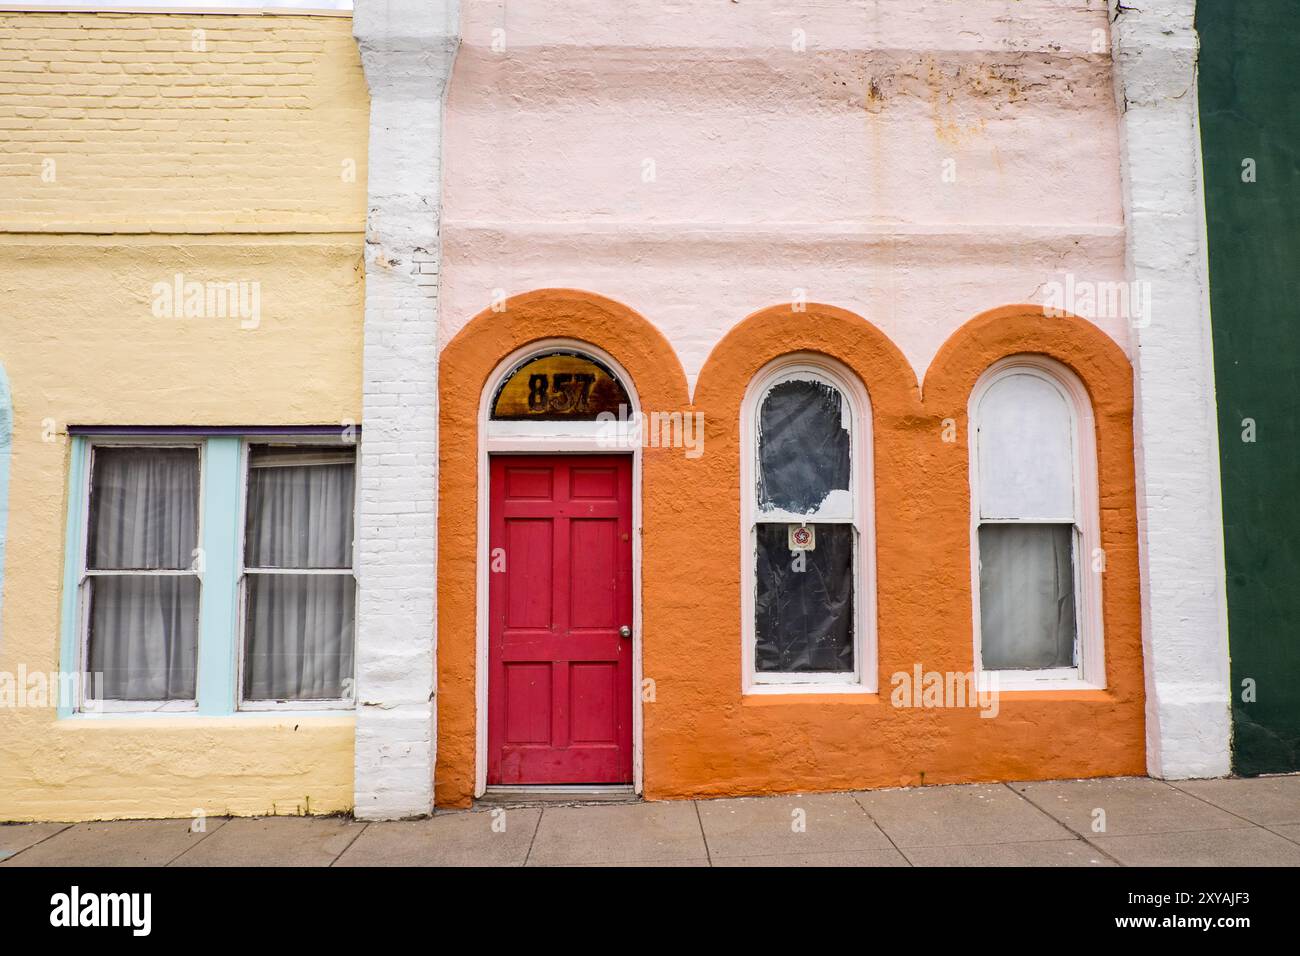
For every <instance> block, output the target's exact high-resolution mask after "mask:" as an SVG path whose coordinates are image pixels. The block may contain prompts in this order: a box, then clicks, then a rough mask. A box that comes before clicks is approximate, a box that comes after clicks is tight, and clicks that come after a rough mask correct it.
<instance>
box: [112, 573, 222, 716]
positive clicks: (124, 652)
mask: <svg viewBox="0 0 1300 956" xmlns="http://www.w3.org/2000/svg"><path fill="white" fill-rule="evenodd" d="M90 586H91V589H92V590H91V597H90V608H91V611H90V645H89V649H88V651H89V653H88V658H89V661H88V669H89V670H90V673H91V675H102V677H92V679H93V680H94V681H95V683H93V684H92V686H91V687H90V688H87V691H88V693H89V692H90V691H92V690H93V691H95V692H96V693H97V695H98V698H99V699H102V700H193V699H194V669H195V659H196V656H197V652H198V644H199V640H198V638H199V582H198V578H196V577H194V576H192V575H143V574H141V575H136V574H131V575H113V576H111V577H95V578H92V579H91V585H90Z"/></svg>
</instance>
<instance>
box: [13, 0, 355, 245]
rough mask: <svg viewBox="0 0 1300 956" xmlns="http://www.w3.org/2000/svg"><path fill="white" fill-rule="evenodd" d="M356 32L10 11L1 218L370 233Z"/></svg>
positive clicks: (218, 19)
mask: <svg viewBox="0 0 1300 956" xmlns="http://www.w3.org/2000/svg"><path fill="white" fill-rule="evenodd" d="M351 30H352V23H351V20H350V19H349V18H347V17H253V16H198V15H160V16H153V15H141V14H112V13H103V14H50V15H43V14H32V13H0V217H2V218H0V224H2V225H3V227H4V228H5V229H7V230H10V231H14V230H22V231H46V230H51V231H64V230H67V231H101V230H108V231H123V232H137V231H155V232H195V231H198V232H204V231H253V232H263V231H303V230H321V231H343V230H346V231H359V230H360V229H362V228H363V226H364V222H365V201H366V200H365V182H366V169H365V162H366V116H367V99H366V87H365V79H364V77H363V75H362V72H361V59H360V56H359V55H358V53H357V48H356V44H355V43H354V42H353V40H352V36H351ZM51 163H52V166H51Z"/></svg>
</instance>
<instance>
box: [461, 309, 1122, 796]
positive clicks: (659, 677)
mask: <svg viewBox="0 0 1300 956" xmlns="http://www.w3.org/2000/svg"><path fill="white" fill-rule="evenodd" d="M559 337H563V338H570V339H577V340H579V341H583V342H588V343H590V344H592V345H594V346H596V347H598V348H600V349H603V350H605V351H606V352H608V353H609V354H610V355H611V356H613V357H614V358H615V359H616V360H617V361H618V362H619V363H620V364H621V365H622V366H623V368H624V369H626V371H627V374H628V375H629V377H630V378H631V380H632V381H631V384H632V385H633V386H634V387H635V389H636V391H637V393H638V395H639V397H640V402H641V407H642V409H646V410H649V409H653V410H655V411H660V412H673V411H683V412H685V411H690V412H700V413H703V415H704V422H705V444H704V452H703V454H702V455H700V456H699V457H697V458H688V457H686V456H685V455H683V453H682V450H681V449H674V448H655V447H647V448H644V449H643V451H642V456H643V457H642V486H641V504H642V540H641V554H642V558H641V614H642V633H641V646H642V655H643V657H642V660H643V676H644V679H645V680H646V681H647V682H649V684H648V685H647V686H648V687H649V688H650V692H648V693H645V694H643V695H642V696H643V698H644V700H643V703H642V708H643V722H644V730H643V740H642V747H641V753H642V760H643V774H644V777H643V779H644V795H645V796H646V797H647V798H648V799H668V798H675V797H692V796H711V795H724V794H726V795H737V794H761V793H776V792H784V791H807V790H843V789H857V788H870V787H885V786H899V785H917V784H925V783H960V782H976V781H991V780H1016V779H1035V778H1049V777H1090V776H1105V775H1114V774H1141V773H1143V772H1144V771H1145V750H1144V748H1145V738H1144V716H1143V712H1144V700H1143V669H1142V645H1141V609H1140V603H1139V590H1138V551H1137V525H1136V511H1135V496H1134V466H1133V460H1134V459H1133V444H1132V413H1133V398H1132V373H1131V369H1130V366H1129V363H1128V360H1127V359H1126V357H1125V356H1124V354H1123V352H1122V351H1121V350H1120V348H1119V347H1118V346H1117V345H1116V344H1115V342H1114V340H1113V339H1112V338H1111V337H1110V336H1108V335H1106V334H1105V333H1104V332H1102V331H1101V330H1099V329H1098V328H1096V327H1095V326H1093V325H1092V324H1090V323H1089V322H1087V321H1084V320H1082V319H1079V318H1073V317H1067V318H1059V319H1046V318H1045V317H1044V316H1043V314H1042V309H1041V307H1037V306H1029V305H1012V306H1006V307H1003V308H999V309H995V310H992V311H989V312H985V313H982V314H981V315H978V316H976V317H975V318H973V319H971V320H970V321H969V322H968V323H966V324H965V325H964V326H962V327H961V328H960V329H958V330H957V331H956V332H955V333H954V334H953V335H952V336H951V337H950V338H949V339H948V341H947V342H946V343H945V344H944V346H943V347H942V348H941V349H940V350H939V352H938V354H937V355H936V357H935V359H934V361H933V362H932V363H931V365H930V367H929V369H928V370H927V372H926V375H925V380H924V383H923V385H918V383H917V382H916V380H915V376H914V374H913V372H912V369H911V366H910V365H909V364H908V362H907V361H906V359H905V358H904V356H903V354H902V353H901V352H900V350H899V349H898V348H897V347H896V346H895V345H894V344H893V343H892V342H890V340H889V339H888V338H887V337H886V336H885V335H884V334H883V333H882V332H880V331H879V330H878V329H877V328H875V327H874V326H873V325H871V324H870V323H868V322H867V321H865V320H864V319H862V318H861V317H859V316H857V315H854V314H853V313H851V312H847V311H845V310H843V309H838V308H835V307H833V306H827V305H815V304H809V305H807V306H800V307H799V310H796V308H794V307H792V306H790V305H777V306H773V307H771V308H767V309H764V310H761V311H759V312H757V313H755V314H754V315H751V316H750V317H749V318H747V319H745V320H744V321H743V322H741V323H740V324H739V325H737V326H736V327H735V328H734V329H733V330H732V331H731V332H730V333H729V334H728V335H727V336H726V337H725V338H724V339H723V340H722V341H721V342H720V343H719V344H718V345H717V347H716V348H715V349H714V350H713V352H712V354H711V355H710V356H709V358H708V360H707V362H706V363H705V365H704V367H703V369H702V370H701V373H700V375H699V379H698V381H697V383H696V387H695V394H694V401H693V402H692V401H691V399H690V398H689V397H688V390H687V383H686V378H685V375H684V374H683V372H682V368H681V364H680V363H679V362H678V360H677V356H676V355H675V353H674V352H673V349H672V347H671V346H670V345H669V343H668V341H667V340H666V339H665V338H664V336H663V335H662V334H660V333H659V331H657V329H656V328H655V326H654V325H653V324H651V322H649V321H648V320H647V319H645V318H643V317H642V316H640V315H638V314H636V313H635V312H633V311H632V310H630V309H628V308H626V307H624V306H621V305H619V304H617V303H615V302H612V301H610V300H608V299H605V298H603V297H601V296H597V295H593V294H589V293H584V292H576V291H571V290H543V291H538V292H533V293H529V294H526V295H521V296H517V297H515V298H512V299H510V300H509V301H508V302H507V303H506V308H505V310H504V311H503V312H494V311H491V310H488V311H486V312H484V313H482V314H480V315H479V316H478V317H476V318H475V319H474V320H472V321H471V322H469V323H468V324H467V325H466V326H465V327H464V328H463V329H462V330H461V331H460V333H459V334H458V335H457V336H456V337H455V338H454V339H453V340H452V341H451V342H450V343H449V344H448V345H447V347H446V348H445V350H444V351H443V353H442V358H441V362H440V382H441V409H440V427H441V455H440V467H441V477H440V492H439V494H440V498H439V507H440V516H439V530H440V534H439V540H440V542H441V543H440V553H439V579H438V602H439V612H438V632H439V639H438V655H437V658H438V692H437V708H438V724H437V726H438V742H437V768H436V773H435V784H436V803H437V805H438V806H444V807H450V806H464V805H467V804H468V803H469V802H470V801H471V800H472V799H473V796H474V786H475V746H476V745H475V740H476V706H477V705H476V675H475V666H476V637H475V635H476V614H477V597H476V581H477V570H476V567H475V560H476V559H475V555H476V554H477V550H478V549H477V543H476V542H475V541H474V536H475V528H476V515H477V510H478V504H479V503H478V496H479V494H480V493H482V492H481V489H480V488H479V487H478V476H479V468H478V462H479V445H478V442H479V434H478V422H479V401H480V397H481V395H482V393H483V389H484V388H485V387H486V386H487V385H488V379H489V377H490V375H491V373H492V370H493V369H495V368H496V367H497V366H498V364H499V363H500V362H501V360H502V359H504V358H505V357H506V356H507V355H509V354H510V353H511V352H512V351H514V350H515V349H517V348H520V347H521V346H524V345H527V344H528V343H530V342H535V341H538V340H542V339H547V338H559ZM800 351H803V352H814V353H819V354H823V355H826V356H829V357H831V358H834V359H836V360H837V361H839V362H841V363H842V364H843V365H844V366H846V367H847V368H848V369H849V370H851V371H852V372H853V373H854V374H856V375H857V376H858V377H859V378H860V380H861V382H862V384H863V385H864V386H865V388H866V390H867V392H868V394H869V396H870V400H871V406H872V419H873V424H872V436H871V440H872V442H873V445H874V480H875V488H874V493H875V514H874V516H873V519H874V522H875V540H876V590H877V622H876V627H877V643H878V655H877V657H878V659H877V660H876V662H875V666H876V667H877V669H878V674H879V688H880V689H879V692H878V693H874V694H851V695H849V694H792V695H766V696H754V695H745V694H743V693H742V681H741V632H740V628H741V593H740V587H741V579H742V578H741V569H740V560H741V547H740V501H741V488H740V454H741V444H740V408H741V402H742V399H743V396H744V394H745V390H746V388H747V387H748V385H749V383H750V381H751V379H752V378H753V376H754V374H755V372H757V371H758V370H759V369H760V368H761V367H762V366H763V365H765V364H766V363H767V362H769V361H771V360H772V359H774V358H778V357H780V356H782V355H785V354H788V353H791V352H800ZM1024 353H1032V354H1040V355H1046V356H1050V357H1051V358H1054V359H1056V360H1057V361H1059V362H1061V363H1063V364H1064V365H1066V366H1067V367H1068V368H1070V369H1071V370H1073V371H1074V373H1075V374H1076V375H1077V376H1078V377H1079V379H1080V380H1081V381H1082V383H1083V384H1084V386H1085V387H1086V389H1087V391H1088V393H1089V395H1090V397H1091V401H1092V406H1093V415H1094V424H1095V428H1096V442H1097V458H1098V461H1097V467H1098V476H1099V495H1100V497H1099V501H1100V511H1101V515H1100V525H1101V541H1102V548H1103V551H1104V552H1105V571H1104V579H1103V627H1104V634H1105V667H1106V689H1105V690H1100V691H1058V692H1011V691H1004V692H1002V693H1001V694H1000V710H999V714H998V718H997V719H995V720H988V719H984V718H982V717H981V716H980V712H979V710H978V709H976V708H973V707H936V708H924V707H896V706H894V705H893V704H892V703H891V696H890V687H891V675H893V674H896V673H900V672H904V673H911V672H912V671H913V670H914V667H915V666H916V665H920V666H921V667H922V668H923V670H925V671H939V672H950V673H951V672H957V673H961V672H969V671H971V670H972V669H973V667H974V661H973V653H974V652H973V637H972V627H973V625H972V614H971V567H970V490H969V471H968V447H969V445H968V442H967V440H966V408H967V401H968V399H969V396H970V392H971V389H972V387H973V386H974V384H975V382H976V380H977V379H978V378H979V376H980V374H981V373H982V372H984V370H985V369H987V368H988V367H989V366H990V365H992V364H993V363H994V362H996V361H997V360H999V359H1001V358H1004V357H1006V356H1009V355H1016V354H1024ZM945 420H950V421H948V422H947V426H946V427H947V437H948V438H949V440H945ZM953 423H955V425H956V436H955V440H953V437H954V436H953V435H952V427H951V426H952V424H953Z"/></svg>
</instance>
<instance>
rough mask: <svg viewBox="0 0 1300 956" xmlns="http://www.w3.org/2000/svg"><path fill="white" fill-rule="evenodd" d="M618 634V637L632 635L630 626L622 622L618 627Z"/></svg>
mask: <svg viewBox="0 0 1300 956" xmlns="http://www.w3.org/2000/svg"><path fill="white" fill-rule="evenodd" d="M618 636H619V637H631V636H632V628H630V627H628V626H627V625H626V624H624V625H623V626H622V627H620V628H619V629H618Z"/></svg>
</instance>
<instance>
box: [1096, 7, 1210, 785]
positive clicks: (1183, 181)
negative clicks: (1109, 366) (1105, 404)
mask: <svg viewBox="0 0 1300 956" xmlns="http://www.w3.org/2000/svg"><path fill="white" fill-rule="evenodd" d="M1136 7H1140V9H1136V8H1135V7H1134V6H1127V7H1120V5H1119V4H1118V2H1117V0H1111V17H1112V21H1113V26H1112V44H1113V51H1114V57H1115V84H1116V95H1117V97H1118V99H1119V105H1120V110H1121V119H1120V127H1121V128H1120V138H1121V164H1122V170H1123V176H1124V192H1125V197H1124V198H1125V212H1126V219H1127V236H1128V268H1129V277H1130V279H1136V280H1138V281H1141V282H1147V283H1150V288H1151V320H1150V323H1149V325H1147V326H1146V327H1145V328H1138V329H1136V330H1135V339H1134V341H1135V343H1136V348H1135V350H1134V374H1135V388H1136V392H1135V400H1136V405H1135V412H1134V432H1135V435H1134V437H1135V440H1136V450H1137V477H1138V527H1139V536H1140V540H1141V566H1142V618H1143V620H1142V631H1143V652H1144V656H1145V659H1146V690H1147V768H1148V771H1149V772H1150V773H1151V774H1152V775H1153V776H1157V777H1167V778H1182V777H1211V776H1220V775H1223V774H1226V773H1227V772H1228V771H1229V740H1230V735H1231V717H1230V705H1229V695H1230V693H1231V688H1230V678H1229V669H1228V636H1227V635H1228V625H1227V601H1226V590H1225V582H1224V562H1223V526H1222V507H1221V503H1220V491H1219V447H1218V431H1217V423H1216V417H1215V398H1214V364H1213V354H1212V349H1213V341H1212V339H1211V336H1210V314H1209V296H1208V283H1207V278H1206V277H1207V264H1206V249H1205V214H1204V208H1205V207H1204V204H1203V202H1202V191H1201V162H1200V133H1199V129H1198V122H1197V105H1196V52H1197V38H1196V33H1195V31H1194V29H1193V15H1194V12H1195V3H1194V0H1145V2H1143V3H1140V4H1137V5H1136Z"/></svg>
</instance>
